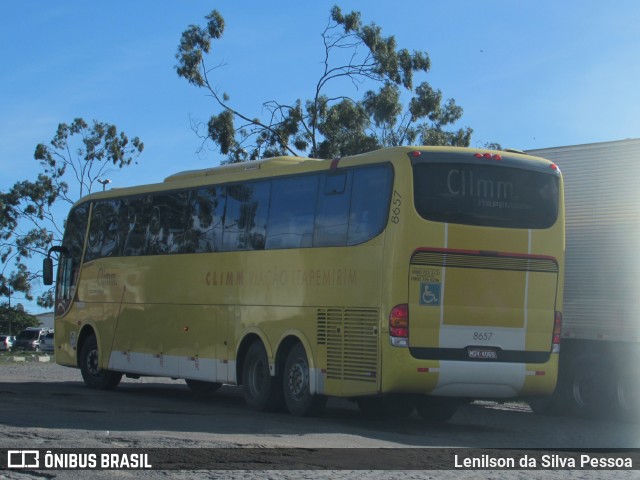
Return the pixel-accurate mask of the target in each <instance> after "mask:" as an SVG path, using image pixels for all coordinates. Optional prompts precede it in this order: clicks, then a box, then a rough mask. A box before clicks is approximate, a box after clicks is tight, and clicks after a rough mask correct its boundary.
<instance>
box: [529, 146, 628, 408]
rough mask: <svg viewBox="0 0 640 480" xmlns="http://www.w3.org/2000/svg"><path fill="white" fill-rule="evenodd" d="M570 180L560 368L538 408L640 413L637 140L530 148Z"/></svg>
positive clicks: (567, 205)
mask: <svg viewBox="0 0 640 480" xmlns="http://www.w3.org/2000/svg"><path fill="white" fill-rule="evenodd" d="M527 153H530V154H532V155H536V156H540V157H544V158H547V159H549V160H551V161H553V162H555V163H556V164H557V165H558V166H559V167H560V170H561V171H562V174H563V177H564V182H565V206H566V256H565V261H566V265H565V287H564V312H563V332H562V342H561V347H560V373H559V379H558V385H557V387H556V391H555V393H554V395H553V397H551V398H550V399H549V400H548V401H547V402H536V401H534V402H532V406H533V407H534V410H539V409H543V410H546V411H551V412H555V413H563V412H565V413H577V414H582V415H590V416H597V417H602V416H607V417H608V416H618V417H622V418H627V419H628V418H631V417H635V418H637V417H638V413H639V412H640V388H639V387H640V222H639V217H640V139H631V140H621V141H615V142H603V143H592V144H586V145H574V146H566V147H555V148H545V149H538V150H530V151H528V152H527Z"/></svg>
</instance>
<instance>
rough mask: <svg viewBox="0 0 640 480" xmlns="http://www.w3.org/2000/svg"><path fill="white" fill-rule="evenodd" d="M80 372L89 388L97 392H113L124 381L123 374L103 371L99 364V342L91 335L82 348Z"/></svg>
mask: <svg viewBox="0 0 640 480" xmlns="http://www.w3.org/2000/svg"><path fill="white" fill-rule="evenodd" d="M80 372H81V373H82V379H83V380H84V383H85V384H86V385H87V386H88V387H89V388H95V389H96V390H113V389H114V388H116V387H117V386H118V384H119V383H120V380H121V379H122V374H121V373H118V372H111V371H109V370H103V369H102V368H100V366H99V363H98V341H97V340H96V336H95V335H93V334H92V335H90V336H89V337H87V339H86V340H85V341H84V343H83V344H82V347H81V348H80Z"/></svg>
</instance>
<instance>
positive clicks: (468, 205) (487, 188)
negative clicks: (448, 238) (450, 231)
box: [413, 163, 559, 229]
mask: <svg viewBox="0 0 640 480" xmlns="http://www.w3.org/2000/svg"><path fill="white" fill-rule="evenodd" d="M413 168H414V175H413V186H414V194H415V204H416V210H417V211H418V213H419V214H420V215H421V216H422V217H423V218H424V219H426V220H433V221H437V222H447V223H460V224H466V225H482V226H490V227H504V228H531V229H542V228H549V227H551V226H552V225H553V224H555V222H556V220H557V218H558V202H559V188H558V184H559V179H558V176H557V175H554V174H549V173H544V172H536V171H531V170H526V169H521V168H512V167H504V166H493V165H472V164H468V163H418V164H415V165H414V167H413Z"/></svg>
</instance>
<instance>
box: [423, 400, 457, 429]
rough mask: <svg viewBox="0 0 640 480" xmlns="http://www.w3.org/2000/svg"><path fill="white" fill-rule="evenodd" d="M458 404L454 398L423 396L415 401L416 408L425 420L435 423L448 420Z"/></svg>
mask: <svg viewBox="0 0 640 480" xmlns="http://www.w3.org/2000/svg"><path fill="white" fill-rule="evenodd" d="M459 405H460V402H459V401H458V400H456V399H454V398H447V397H428V396H423V397H422V398H419V399H418V400H417V401H416V410H417V412H418V415H420V418H422V419H423V420H424V421H425V422H427V423H430V424H433V425H437V424H441V423H446V422H447V421H449V420H450V419H451V417H453V416H454V415H455V413H456V411H457V410H458V406H459Z"/></svg>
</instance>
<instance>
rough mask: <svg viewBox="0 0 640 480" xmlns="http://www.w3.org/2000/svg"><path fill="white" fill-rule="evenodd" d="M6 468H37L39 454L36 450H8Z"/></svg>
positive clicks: (38, 465)
mask: <svg viewBox="0 0 640 480" xmlns="http://www.w3.org/2000/svg"><path fill="white" fill-rule="evenodd" d="M7 467H8V468H39V467H40V452H39V451H38V450H8V451H7Z"/></svg>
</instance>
